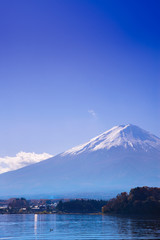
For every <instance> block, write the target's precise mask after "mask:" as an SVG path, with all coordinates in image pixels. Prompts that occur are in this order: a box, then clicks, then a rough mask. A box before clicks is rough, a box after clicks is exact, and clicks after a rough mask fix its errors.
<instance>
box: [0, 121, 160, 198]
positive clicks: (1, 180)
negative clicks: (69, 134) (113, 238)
mask: <svg viewBox="0 0 160 240" xmlns="http://www.w3.org/2000/svg"><path fill="white" fill-rule="evenodd" d="M10 183H12V184H10ZM144 185H145V186H154V187H160V138H158V137H156V136H155V135H153V134H151V133H149V132H147V131H145V130H143V129H141V128H139V127H137V126H134V125H129V124H128V125H120V126H116V127H113V128H112V129H110V130H108V131H106V132H104V133H103V134H101V135H99V136H97V137H95V138H93V139H91V140H90V141H89V142H87V143H85V144H82V145H79V146H77V147H74V148H72V149H70V150H68V151H66V152H64V153H62V154H59V155H56V156H54V157H52V158H50V159H46V160H44V161H41V162H38V163H35V164H31V165H29V166H27V167H23V168H21V169H18V170H15V171H10V172H7V173H3V174H0V196H6V195H8V196H13V195H14V196H24V195H27V194H30V195H31V194H32V195H33V194H34V195H35V194H49V195H52V196H57V195H61V196H62V195H64V194H65V196H66V194H69V193H74V195H75V194H77V196H78V194H79V193H87V194H89V193H90V194H91V196H92V194H93V193H94V195H95V194H97V195H98V193H99V192H101V193H102V192H105V193H109V192H111V191H112V192H120V191H128V190H129V189H130V188H132V187H136V186H144ZM81 196H82V195H81Z"/></svg>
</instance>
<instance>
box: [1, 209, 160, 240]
mask: <svg viewBox="0 0 160 240" xmlns="http://www.w3.org/2000/svg"><path fill="white" fill-rule="evenodd" d="M1 239H12V240H18V239H20V240H30V239H31V240H39V239H43V240H48V239H53V240H63V239H64V240H73V239H75V240H82V239H83V240H89V239H91V240H93V239H94V240H98V239H101V240H102V239H110V240H112V239H123V240H125V239H136V240H138V239H160V218H159V219H156V218H136V217H132V218H131V217H120V216H103V215H57V214H53V215H52V214H50V215H49V214H48V215H37V214H35V215H34V214H31V215H29V214H26V215H25V214H24V215H18V214H15V215H0V240H1Z"/></svg>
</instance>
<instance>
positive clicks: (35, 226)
mask: <svg viewBox="0 0 160 240" xmlns="http://www.w3.org/2000/svg"><path fill="white" fill-rule="evenodd" d="M37 220H38V214H34V235H35V236H36V237H37ZM36 239H37V238H36Z"/></svg>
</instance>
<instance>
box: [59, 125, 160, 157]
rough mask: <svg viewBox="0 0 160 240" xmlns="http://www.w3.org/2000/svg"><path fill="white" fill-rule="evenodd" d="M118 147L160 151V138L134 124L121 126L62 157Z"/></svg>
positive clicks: (65, 153)
mask: <svg viewBox="0 0 160 240" xmlns="http://www.w3.org/2000/svg"><path fill="white" fill-rule="evenodd" d="M118 146H122V147H124V148H127V147H130V148H132V149H134V150H136V149H137V147H138V148H141V149H143V150H145V151H148V149H150V148H157V149H159V150H160V138H158V137H156V136H154V135H153V134H150V133H149V132H147V131H145V130H143V129H141V128H140V127H138V126H135V125H132V124H127V125H120V126H115V127H113V128H111V129H110V130H108V131H106V132H104V133H102V134H100V135H99V136H97V137H95V138H92V139H91V140H90V141H89V142H87V143H85V144H82V145H79V146H76V147H74V148H71V149H69V150H68V151H66V152H64V153H63V154H62V156H65V155H67V154H73V155H78V154H80V153H83V152H92V151H97V150H100V149H107V150H109V149H110V148H112V147H118Z"/></svg>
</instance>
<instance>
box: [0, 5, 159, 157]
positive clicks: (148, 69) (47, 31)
mask: <svg viewBox="0 0 160 240" xmlns="http://www.w3.org/2000/svg"><path fill="white" fill-rule="evenodd" d="M159 11H160V1H159V0H157V1H156V0H152V1H151V0H150V1H147V0H130V1H128V0H121V1H119V0H106V1H104V0H76V1H75V0H57V1H56V0H43V1H42V0H23V1H22V0H19V1H18V0H14V1H13V0H0V156H4V155H14V154H15V153H17V152H19V151H21V150H23V151H26V152H32V151H34V152H37V153H41V152H48V153H50V154H56V153H59V152H62V151H64V150H66V149H68V148H70V147H73V146H75V145H77V144H80V143H83V142H85V141H88V140H89V139H90V138H91V137H95V136H96V135H98V134H100V133H102V132H104V131H106V130H108V129H109V128H111V127H113V126H114V125H119V124H125V123H132V124H136V125H139V126H140V127H142V128H144V129H146V130H149V131H151V132H152V133H154V134H156V135H157V136H160V124H159V123H160V28H159V24H160V15H159Z"/></svg>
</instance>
